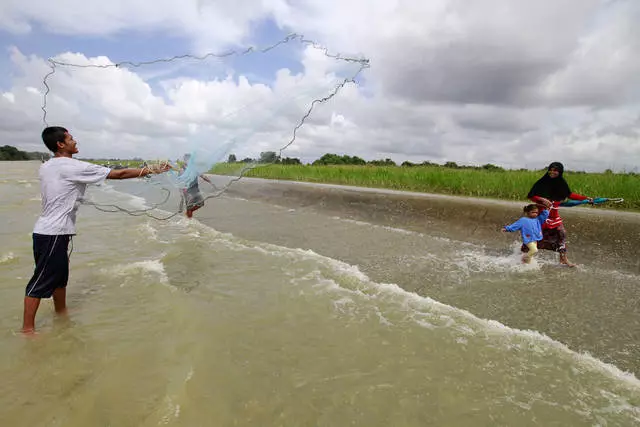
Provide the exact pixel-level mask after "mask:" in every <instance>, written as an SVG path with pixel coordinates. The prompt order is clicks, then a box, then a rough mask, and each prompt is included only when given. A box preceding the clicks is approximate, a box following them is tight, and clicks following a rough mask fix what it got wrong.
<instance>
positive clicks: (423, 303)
mask: <svg viewBox="0 0 640 427" xmlns="http://www.w3.org/2000/svg"><path fill="white" fill-rule="evenodd" d="M261 246H266V247H268V248H269V250H268V251H267V252H269V253H270V254H272V255H275V256H282V255H283V254H296V255H297V256H299V257H301V258H306V259H310V258H314V259H316V260H318V261H320V262H322V263H324V264H325V265H328V266H330V267H331V268H332V269H333V270H334V271H335V272H337V273H339V274H344V275H346V276H349V277H352V278H353V279H356V280H358V281H360V282H362V283H363V284H365V285H366V286H367V288H368V291H364V290H362V289H358V290H355V291H354V290H351V289H349V290H347V289H346V288H343V287H340V286H339V284H338V283H337V282H335V281H332V282H333V285H334V286H331V287H329V288H328V289H331V288H333V289H335V288H336V287H338V288H340V289H341V290H347V291H348V292H349V293H356V294H359V295H363V296H366V298H367V299H373V298H377V297H382V298H384V299H387V300H388V299H391V300H394V301H395V302H396V303H398V304H400V305H401V306H402V307H404V308H405V309H406V310H408V311H413V312H414V313H416V314H417V313H421V314H423V313H424V312H423V310H425V309H426V310H427V311H429V312H433V311H434V310H435V311H436V312H437V313H439V314H440V315H441V317H440V320H441V321H442V322H443V326H445V327H453V326H455V325H462V328H463V329H462V331H463V332H464V334H465V335H470V334H472V333H475V332H474V330H473V328H474V327H475V328H477V329H478V332H483V333H484V334H487V335H491V334H497V335H501V336H506V337H518V338H520V339H526V340H528V341H531V342H535V343H539V344H540V343H542V344H545V345H547V346H549V347H550V348H553V349H555V350H557V351H560V352H562V353H564V354H566V355H568V356H570V357H571V358H573V359H574V360H575V362H577V363H579V364H581V365H582V366H585V367H588V368H590V369H594V370H596V371H599V372H601V373H605V374H608V375H609V376H611V377H613V378H615V379H617V380H620V381H622V382H623V383H625V384H627V385H629V386H632V387H633V388H635V389H637V390H640V380H639V379H638V378H637V377H635V375H634V374H632V373H630V372H625V371H622V370H620V369H619V368H618V367H616V366H614V365H611V364H608V363H605V362H603V361H601V360H599V359H597V358H595V357H593V356H591V355H590V354H589V353H586V352H581V353H578V352H575V351H574V350H572V349H570V348H569V347H567V346H566V345H565V344H563V343H561V342H558V341H555V340H553V339H552V338H550V337H548V336H547V335H545V334H542V333H540V332H538V331H532V330H520V329H514V328H511V327H509V326H506V325H504V324H502V323H500V322H498V321H495V320H490V319H482V318H479V317H476V316H475V315H473V314H472V313H470V312H468V311H466V310H463V309H460V308H456V307H452V306H449V305H447V304H443V303H441V302H439V301H436V300H434V299H432V298H429V297H423V296H420V295H418V294H415V293H413V292H408V291H406V290H404V289H402V288H401V287H399V286H398V285H396V284H393V283H377V282H374V281H372V280H370V279H369V278H368V277H367V276H366V275H365V274H364V273H362V272H361V271H360V270H359V269H358V267H357V266H354V265H350V264H347V263H344V262H342V261H338V260H335V259H333V258H328V257H325V256H322V255H319V254H317V253H315V252H313V251H311V250H304V249H289V248H283V247H279V246H275V245H270V244H263V245H261ZM285 256H286V255H285ZM456 318H457V319H461V320H463V321H464V322H463V323H462V324H459V323H458V322H456V320H455V319H456ZM431 321H432V322H433V318H432V319H431ZM416 323H417V324H422V325H425V324H427V323H428V324H429V327H431V326H433V324H432V323H430V322H426V323H425V321H424V320H422V321H416Z"/></svg>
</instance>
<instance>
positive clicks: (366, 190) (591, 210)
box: [205, 174, 640, 220]
mask: <svg viewBox="0 0 640 427" xmlns="http://www.w3.org/2000/svg"><path fill="white" fill-rule="evenodd" d="M205 175H207V176H209V177H213V178H217V179H229V176H227V175H216V174H205ZM242 182H247V183H256V184H260V183H264V184H270V185H280V186H287V185H294V186H299V187H307V188H311V189H313V188H317V189H328V190H342V191H346V192H354V193H363V194H376V195H380V196H384V195H389V196H402V197H407V198H416V199H423V200H442V201H448V202H453V203H459V204H465V205H468V204H473V205H483V206H484V205H493V206H501V207H505V208H515V209H520V210H521V209H522V207H523V206H524V205H525V204H527V203H531V202H530V201H528V200H527V199H526V198H523V199H522V201H514V200H507V199H496V198H490V197H486V198H484V197H474V196H463V195H457V194H446V193H425V192H418V191H408V190H394V189H389V188H381V187H364V186H356V185H344V184H331V183H321V182H309V181H293V180H287V179H268V178H254V177H243V178H242V179H241V180H240V181H238V182H237V183H233V184H231V186H230V188H229V191H232V190H233V187H234V186H236V185H237V184H240V183H242ZM562 212H563V215H566V214H567V213H568V214H569V215H570V216H573V215H603V214H604V215H610V216H620V217H627V218H629V219H638V220H640V212H639V211H633V210H622V209H610V208H607V207H606V205H601V206H598V207H595V206H590V205H584V206H575V207H564V208H562Z"/></svg>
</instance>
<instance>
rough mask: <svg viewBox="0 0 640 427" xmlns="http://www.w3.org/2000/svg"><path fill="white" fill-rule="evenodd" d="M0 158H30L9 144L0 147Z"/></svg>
mask: <svg viewBox="0 0 640 427" xmlns="http://www.w3.org/2000/svg"><path fill="white" fill-rule="evenodd" d="M0 160H30V159H29V155H28V154H27V153H25V152H24V151H20V150H18V149H17V148H16V147H12V146H11V145H5V146H4V147H0Z"/></svg>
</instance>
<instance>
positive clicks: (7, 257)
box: [0, 252, 16, 264]
mask: <svg viewBox="0 0 640 427" xmlns="http://www.w3.org/2000/svg"><path fill="white" fill-rule="evenodd" d="M14 259H16V256H15V255H14V254H13V252H7V253H5V254H2V255H1V256H0V264H5V263H9V262H10V261H12V260H14Z"/></svg>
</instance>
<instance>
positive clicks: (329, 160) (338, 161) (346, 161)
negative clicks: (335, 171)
mask: <svg viewBox="0 0 640 427" xmlns="http://www.w3.org/2000/svg"><path fill="white" fill-rule="evenodd" d="M366 164H367V162H366V161H365V160H364V159H361V158H360V157H358V156H348V155H346V154H345V155H343V156H339V155H337V154H333V153H326V154H324V155H323V156H322V157H320V158H319V159H318V160H316V161H314V162H313V165H366Z"/></svg>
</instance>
